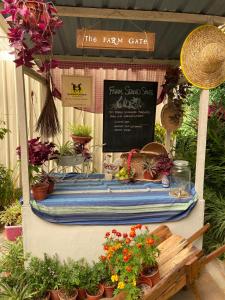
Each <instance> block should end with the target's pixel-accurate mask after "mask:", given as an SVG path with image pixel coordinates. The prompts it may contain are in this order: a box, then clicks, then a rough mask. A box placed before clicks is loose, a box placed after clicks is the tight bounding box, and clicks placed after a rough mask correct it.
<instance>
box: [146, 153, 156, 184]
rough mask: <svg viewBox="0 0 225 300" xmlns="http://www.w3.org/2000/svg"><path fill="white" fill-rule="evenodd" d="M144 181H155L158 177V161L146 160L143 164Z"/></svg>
mask: <svg viewBox="0 0 225 300" xmlns="http://www.w3.org/2000/svg"><path fill="white" fill-rule="evenodd" d="M143 169H144V179H148V180H154V179H156V178H157V176H158V172H157V161H156V159H155V158H151V159H150V158H146V159H145V160H144V163H143Z"/></svg>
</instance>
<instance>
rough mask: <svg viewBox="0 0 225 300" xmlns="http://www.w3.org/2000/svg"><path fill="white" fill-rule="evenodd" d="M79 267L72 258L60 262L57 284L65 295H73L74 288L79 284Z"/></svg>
mask: <svg viewBox="0 0 225 300" xmlns="http://www.w3.org/2000/svg"><path fill="white" fill-rule="evenodd" d="M79 267H80V266H79V262H77V261H74V260H72V259H69V260H68V261H67V262H64V263H63V264H62V267H61V271H60V275H59V286H60V289H61V290H62V291H63V292H64V293H65V294H66V295H67V296H71V295H73V293H74V290H75V289H76V288H77V287H78V286H79V283H80V280H79Z"/></svg>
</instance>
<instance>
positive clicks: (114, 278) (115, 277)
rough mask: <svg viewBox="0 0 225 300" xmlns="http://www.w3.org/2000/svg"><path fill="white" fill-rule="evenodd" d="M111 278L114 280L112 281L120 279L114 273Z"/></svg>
mask: <svg viewBox="0 0 225 300" xmlns="http://www.w3.org/2000/svg"><path fill="white" fill-rule="evenodd" d="M111 280H112V282H115V281H118V280H119V277H118V275H112V276H111Z"/></svg>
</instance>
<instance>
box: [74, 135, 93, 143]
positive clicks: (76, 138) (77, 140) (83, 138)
mask: <svg viewBox="0 0 225 300" xmlns="http://www.w3.org/2000/svg"><path fill="white" fill-rule="evenodd" d="M71 137H72V140H73V141H74V142H75V143H77V144H81V145H85V144H87V143H89V142H90V141H91V140H92V137H91V136H77V135H71Z"/></svg>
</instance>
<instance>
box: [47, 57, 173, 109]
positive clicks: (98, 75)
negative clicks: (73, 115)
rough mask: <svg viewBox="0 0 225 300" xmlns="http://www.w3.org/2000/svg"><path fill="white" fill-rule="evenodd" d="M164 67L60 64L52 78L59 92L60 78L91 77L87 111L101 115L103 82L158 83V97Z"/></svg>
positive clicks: (162, 80) (162, 81)
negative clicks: (91, 89) (91, 99)
mask: <svg viewBox="0 0 225 300" xmlns="http://www.w3.org/2000/svg"><path fill="white" fill-rule="evenodd" d="M167 67H168V66H166V65H129V64H107V63H73V62H60V63H59V67H58V68H56V69H53V72H52V77H53V82H54V84H55V86H56V88H57V89H58V90H59V91H60V92H61V76H62V75H63V74H64V75H82V76H92V77H93V95H94V97H93V102H92V105H91V107H89V108H88V109H87V111H89V112H93V113H102V111H103V89H104V80H105V79H109V80H130V81H156V82H158V95H157V96H158V97H159V95H160V93H161V90H162V84H163V83H164V77H165V73H166V69H167Z"/></svg>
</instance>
